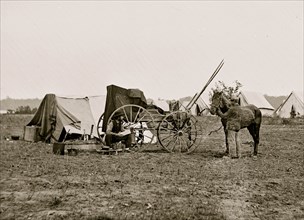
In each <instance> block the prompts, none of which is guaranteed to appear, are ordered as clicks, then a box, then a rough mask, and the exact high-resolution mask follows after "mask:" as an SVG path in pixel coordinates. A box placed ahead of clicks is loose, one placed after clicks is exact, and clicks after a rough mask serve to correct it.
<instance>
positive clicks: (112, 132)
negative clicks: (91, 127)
mask: <svg viewBox="0 0 304 220" xmlns="http://www.w3.org/2000/svg"><path fill="white" fill-rule="evenodd" d="M123 119H124V114H123V113H122V112H116V113H115V114H114V116H113V118H112V121H111V122H110V123H109V124H108V126H107V130H106V137H105V142H106V145H107V146H109V147H112V145H113V144H114V143H117V142H119V141H122V142H123V143H124V144H125V145H126V148H130V147H131V142H132V137H131V132H130V133H129V132H126V134H122V132H124V127H123V122H124V121H123Z"/></svg>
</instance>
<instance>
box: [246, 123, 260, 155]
mask: <svg viewBox="0 0 304 220" xmlns="http://www.w3.org/2000/svg"><path fill="white" fill-rule="evenodd" d="M248 131H249V133H250V134H251V136H252V138H253V141H254V149H253V155H254V156H256V155H257V154H258V145H259V131H260V125H257V124H251V125H250V126H248Z"/></svg>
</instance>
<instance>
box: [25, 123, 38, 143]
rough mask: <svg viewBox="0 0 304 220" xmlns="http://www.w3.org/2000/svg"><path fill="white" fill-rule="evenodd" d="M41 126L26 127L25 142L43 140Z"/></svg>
mask: <svg viewBox="0 0 304 220" xmlns="http://www.w3.org/2000/svg"><path fill="white" fill-rule="evenodd" d="M40 129H41V128H40V127H39V126H25V127H24V137H23V139H24V140H25V141H31V142H38V141H40V140H41V138H40V136H39V132H40Z"/></svg>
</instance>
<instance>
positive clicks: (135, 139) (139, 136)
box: [107, 104, 156, 150]
mask: <svg viewBox="0 0 304 220" xmlns="http://www.w3.org/2000/svg"><path fill="white" fill-rule="evenodd" d="M118 112H119V113H122V115H123V127H124V129H125V130H126V131H130V135H131V140H132V150H140V149H143V148H144V147H145V145H149V144H152V143H156V136H155V134H156V132H155V124H154V120H153V117H152V115H151V113H149V112H148V111H147V110H146V109H144V108H143V107H141V106H139V105H132V104H129V105H124V106H121V107H119V108H118V109H116V110H115V111H114V112H113V113H112V114H111V116H110V117H109V120H108V123H107V124H109V123H111V121H112V120H113V116H114V115H115V114H116V113H118Z"/></svg>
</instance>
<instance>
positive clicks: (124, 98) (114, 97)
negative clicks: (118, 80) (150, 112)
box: [102, 85, 147, 132]
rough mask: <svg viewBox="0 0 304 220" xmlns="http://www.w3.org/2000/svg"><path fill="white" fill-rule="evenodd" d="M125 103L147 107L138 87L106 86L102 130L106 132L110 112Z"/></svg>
mask: <svg viewBox="0 0 304 220" xmlns="http://www.w3.org/2000/svg"><path fill="white" fill-rule="evenodd" d="M127 104H134V105H139V106H141V107H143V108H146V107H147V100H146V97H145V95H144V93H143V92H142V91H141V90H139V89H125V88H122V87H119V86H116V85H109V86H107V98H106V104H105V109H104V119H103V124H102V131H103V132H106V128H107V122H108V119H109V117H110V116H111V114H112V113H113V112H114V111H115V110H116V109H118V108H119V107H121V106H123V105H127Z"/></svg>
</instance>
